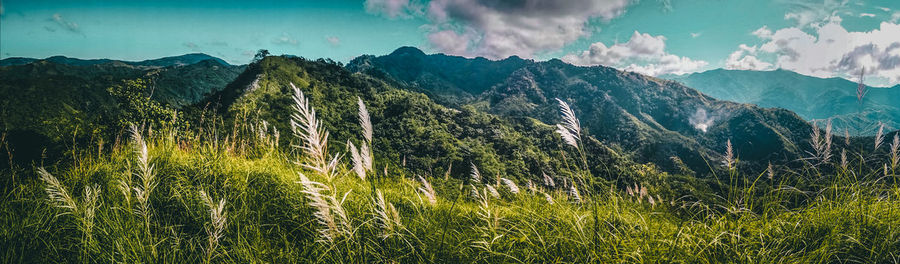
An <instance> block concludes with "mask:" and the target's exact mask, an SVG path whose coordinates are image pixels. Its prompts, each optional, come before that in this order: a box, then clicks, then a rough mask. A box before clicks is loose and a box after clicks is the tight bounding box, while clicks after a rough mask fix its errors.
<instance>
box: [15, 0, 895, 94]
mask: <svg viewBox="0 0 900 264" xmlns="http://www.w3.org/2000/svg"><path fill="white" fill-rule="evenodd" d="M401 46H414V47H418V48H420V49H422V50H424V51H425V52H427V53H446V54H451V55H459V56H465V57H478V56H481V57H486V58H489V59H502V58H506V57H508V56H513V55H516V56H519V57H523V58H530V59H535V60H549V59H553V58H559V59H562V60H564V61H566V62H569V63H572V64H576V65H606V66H612V67H616V68H618V69H622V70H626V71H634V72H639V73H643V74H648V75H654V76H667V75H680V74H687V73H693V72H700V71H706V70H711V69H716V68H726V69H738V70H775V69H786V70H791V71H796V72H798V73H801V74H805V75H810V76H816V77H823V78H828V77H842V78H847V79H856V77H854V76H857V75H859V73H860V72H861V71H862V70H863V69H865V74H866V82H867V84H870V85H874V86H890V85H896V84H900V1H897V0H870V1H869V0H866V1H863V0H753V1H748V0H640V1H637V0H566V1H556V0H364V1H344V0H331V1H269V0H261V1H231V0H219V1H205V0H196V1H165V0H162V1H120V0H82V1H71V0H0V58H9V57H33V58H46V57H50V56H54V55H63V56H68V57H75V58H83V59H93V58H110V59H120V60H144V59H152V58H159V57H164V56H174V55H181V54H185V53H194V52H202V53H206V54H209V55H212V56H216V57H220V58H222V59H224V60H226V61H228V62H229V63H232V64H245V63H248V62H250V60H251V59H252V57H253V55H254V54H255V53H256V51H257V50H259V49H268V50H269V51H270V52H271V53H272V54H291V55H297V56H303V57H307V58H331V59H333V60H336V61H341V62H348V61H349V60H351V59H352V58H354V57H356V56H359V55H363V54H373V55H384V54H388V53H390V52H391V51H393V50H394V49H396V48H398V47H401Z"/></svg>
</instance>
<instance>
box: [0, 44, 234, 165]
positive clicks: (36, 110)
mask: <svg viewBox="0 0 900 264" xmlns="http://www.w3.org/2000/svg"><path fill="white" fill-rule="evenodd" d="M204 56H205V55H204ZM204 56H194V55H185V56H178V57H170V58H163V59H158V60H149V61H144V62H139V63H134V64H142V65H137V66H136V65H132V64H128V63H124V62H120V61H110V60H78V59H68V58H66V59H63V57H59V58H57V57H54V58H51V59H47V60H36V61H32V62H30V63H27V64H21V65H11V66H0V94H2V95H3V96H2V97H0V130H2V131H3V132H4V133H6V134H7V136H8V137H7V140H9V141H10V143H11V145H12V146H13V147H14V148H19V153H21V155H20V157H21V158H23V160H33V159H34V158H39V157H41V155H42V154H41V152H42V151H43V149H44V148H47V149H48V153H53V152H54V150H58V149H60V148H61V147H62V144H63V143H65V144H72V142H73V140H75V141H80V140H86V139H90V138H92V137H99V136H101V135H107V134H110V133H115V132H110V131H112V130H114V131H118V130H119V129H121V128H120V127H118V126H120V125H121V124H119V123H120V122H119V121H120V120H122V119H123V118H124V117H125V115H130V114H134V113H129V112H130V110H128V108H135V109H137V108H146V107H156V108H157V109H163V108H164V107H171V108H173V109H177V108H179V107H181V106H184V105H188V104H193V103H196V102H198V101H200V100H202V99H204V98H205V96H207V95H209V94H212V93H215V92H217V91H219V90H221V89H223V88H224V87H225V86H226V85H227V84H228V83H230V82H231V81H233V80H234V79H235V78H236V77H237V76H238V75H239V74H240V73H241V72H242V71H243V69H244V66H232V65H228V64H222V62H221V60H219V59H209V60H201V61H197V62H194V63H193V64H188V65H171V66H165V67H163V66H160V65H166V64H179V63H187V62H192V61H194V60H196V59H200V58H203V57H204ZM55 61H57V62H55ZM99 61H105V62H99ZM60 62H64V63H60ZM135 80H139V81H137V82H136V81H135ZM142 98H143V99H142ZM147 98H149V99H147ZM140 111H144V110H140ZM142 114H146V113H142ZM110 140H111V139H110ZM26 149H27V150H26ZM28 151H32V152H28Z"/></svg>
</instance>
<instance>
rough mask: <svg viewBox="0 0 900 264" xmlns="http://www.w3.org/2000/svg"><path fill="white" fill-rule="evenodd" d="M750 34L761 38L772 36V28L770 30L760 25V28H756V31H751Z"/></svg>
mask: <svg viewBox="0 0 900 264" xmlns="http://www.w3.org/2000/svg"><path fill="white" fill-rule="evenodd" d="M752 34H753V35H754V36H757V37H759V38H761V39H769V38H772V30H770V29H769V27H768V26H762V27H761V28H759V29H757V30H756V31H753V33H752Z"/></svg>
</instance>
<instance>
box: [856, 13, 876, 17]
mask: <svg viewBox="0 0 900 264" xmlns="http://www.w3.org/2000/svg"><path fill="white" fill-rule="evenodd" d="M859 17H875V14H870V13H859Z"/></svg>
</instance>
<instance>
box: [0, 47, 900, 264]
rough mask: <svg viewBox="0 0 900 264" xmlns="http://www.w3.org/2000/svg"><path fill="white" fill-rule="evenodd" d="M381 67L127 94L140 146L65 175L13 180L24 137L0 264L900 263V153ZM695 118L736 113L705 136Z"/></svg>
mask: <svg viewBox="0 0 900 264" xmlns="http://www.w3.org/2000/svg"><path fill="white" fill-rule="evenodd" d="M403 50H404V49H401V50H398V52H400V51H403ZM406 51H407V52H412V51H410V50H408V49H406ZM398 52H395V54H394V55H396V54H399V53H398ZM423 55H424V54H423ZM428 56H437V55H428ZM441 56H442V55H441ZM434 58H439V59H440V57H434ZM372 59H374V58H373V57H362V58H361V59H358V60H355V61H354V62H353V63H351V64H350V65H348V66H347V67H343V66H342V65H339V64H337V63H334V62H332V61H328V60H316V61H311V60H306V59H303V58H298V57H273V56H270V57H265V58H263V59H262V60H260V61H257V62H254V63H252V64H250V65H247V66H246V68H245V70H244V71H243V72H242V73H241V74H240V75H238V76H236V77H235V78H234V81H232V82H231V83H230V84H228V85H227V86H225V87H224V88H223V89H222V90H220V91H217V92H215V93H212V94H211V95H209V96H206V97H204V99H202V100H199V101H196V102H193V103H192V104H189V105H185V106H183V107H176V106H174V105H173V104H162V103H159V102H158V101H148V100H149V99H148V98H147V97H146V96H145V95H144V94H143V92H145V90H143V89H140V88H141V85H140V84H141V83H140V82H141V81H140V80H130V81H129V82H130V83H131V84H132V85H123V86H119V87H120V88H121V89H113V90H114V91H116V92H115V93H114V94H118V95H119V96H118V97H117V98H120V99H121V101H119V102H120V103H121V104H117V105H118V106H120V107H121V108H119V109H121V113H120V114H117V115H115V117H116V120H117V123H116V124H120V125H121V127H127V129H125V128H117V127H109V128H103V130H101V131H99V132H98V133H97V134H98V135H97V136H96V137H95V138H92V139H87V140H86V141H79V144H77V145H76V144H73V145H72V146H71V147H70V148H66V150H65V152H63V155H59V156H58V157H56V158H54V159H50V158H38V159H36V160H34V161H32V162H30V163H26V164H21V163H15V162H13V159H14V157H15V156H16V155H18V154H17V153H18V150H16V151H11V150H10V147H9V146H10V142H11V141H9V140H8V138H7V137H6V136H5V135H6V134H4V137H2V140H0V143H2V145H0V149H3V150H4V152H6V153H4V154H3V156H2V157H0V158H3V159H4V160H9V162H8V163H7V164H6V166H4V167H2V168H0V174H2V175H3V176H4V177H2V182H3V185H2V186H3V194H4V197H5V199H2V200H0V221H2V223H3V224H2V228H0V252H2V254H0V261H2V262H7V263H19V262H29V263H30V262H35V263H47V262H84V263H107V262H108V263H114V262H124V263H159V262H166V263H197V262H203V263H260V262H265V263H372V262H378V263H431V262H440V263H448V262H449V263H610V262H613V263H622V262H626V263H635V262H639V263H645V262H646V263H723V262H732V263H733V262H740V263H745V262H754V263H783V262H788V263H798V262H799V263H809V262H827V263H833V262H863V263H891V262H897V260H898V259H900V256H898V255H897V252H900V229H898V228H897V227H898V226H900V210H898V209H897V208H900V188H898V185H897V180H898V177H897V172H898V169H900V135H898V133H896V132H893V133H891V132H886V131H883V130H882V132H879V133H878V134H877V136H876V137H875V138H853V139H851V138H843V137H838V136H835V135H834V131H833V130H832V129H831V128H830V127H828V128H826V129H818V128H816V127H815V126H811V125H809V124H808V123H806V122H805V121H802V119H800V118H799V117H797V116H796V115H795V114H793V113H790V112H788V111H784V110H772V109H761V108H757V107H752V106H747V105H740V104H734V103H729V102H724V101H718V100H715V99H712V98H709V97H706V96H704V95H702V94H699V93H697V92H696V91H695V90H692V89H690V88H687V87H684V86H680V85H677V84H675V83H672V82H666V81H662V80H657V79H652V78H649V77H645V76H640V75H634V74H627V73H622V72H617V71H614V70H612V69H608V68H602V67H596V68H584V67H575V66H571V65H567V64H562V63H561V62H559V61H550V62H542V63H535V62H530V61H524V60H519V59H517V58H511V59H507V60H505V61H502V62H498V64H493V63H491V61H483V62H480V61H477V60H476V61H473V62H468V61H467V60H465V59H461V58H450V59H448V60H449V61H450V62H446V63H447V64H448V65H455V66H452V67H460V66H459V65H458V63H459V62H466V63H467V64H466V65H469V66H466V67H476V68H478V67H487V66H490V67H489V68H490V69H489V70H487V72H491V75H494V74H497V73H498V72H508V73H509V74H510V75H508V76H505V77H504V78H505V81H503V82H502V83H500V84H491V83H490V81H487V82H486V83H484V84H479V85H473V86H472V87H469V88H466V89H469V90H466V89H462V88H461V89H462V91H464V92H465V93H467V94H468V95H464V96H460V97H447V96H450V95H453V94H456V92H452V93H446V94H443V95H436V94H435V93H434V91H431V90H430V89H433V88H434V89H437V88H435V87H438V86H429V85H423V83H422V82H421V80H424V79H419V78H426V77H421V76H425V75H428V76H432V77H427V79H429V80H432V81H434V82H436V83H443V85H445V86H448V85H456V86H457V87H459V81H461V80H463V79H456V78H457V77H452V78H451V77H440V78H437V77H434V76H436V75H434V74H435V73H436V72H437V69H440V67H437V66H433V68H429V67H432V66H429V67H423V68H422V69H429V70H428V71H427V72H430V73H427V74H424V75H423V74H418V75H408V77H403V76H405V75H398V73H396V72H393V73H392V70H390V68H387V67H385V66H384V65H381V66H379V64H378V62H377V61H373V60H372ZM454 60H455V62H454ZM362 62H365V63H364V64H363V63H362ZM362 65H367V66H365V67H362ZM406 65H408V66H410V67H412V66H414V65H427V64H415V63H410V64H406ZM485 65H487V66H485ZM523 65H525V66H523ZM367 67H368V68H367ZM448 67H451V66H448ZM452 67H451V68H452ZM507 67H515V68H517V69H515V70H510V69H508V68H507ZM463 69H466V70H456V72H466V71H468V70H471V69H473V68H463ZM403 72H408V71H403ZM413 72H415V71H413ZM423 72H426V71H420V73H423ZM448 72H454V71H448ZM476 72H478V71H476ZM417 76H418V77H417ZM476 77H477V76H474V77H471V78H476ZM551 77H552V78H551ZM404 78H406V79H404ZM409 78H413V79H409ZM497 80H499V79H497ZM528 80H530V81H531V84H530V85H525V84H522V85H517V84H516V83H519V82H520V81H522V82H524V81H528ZM561 80H567V81H561ZM454 83H455V84H454ZM526 84H527V82H526ZM600 84H603V85H600ZM113 87H115V86H113ZM477 87H481V88H477ZM578 87H581V88H578ZM591 87H593V88H591ZM641 87H643V88H642V89H641ZM575 89H582V90H575ZM436 91H437V90H436ZM439 91H446V90H439ZM582 91H583V92H584V93H579V92H582ZM588 92H590V93H588ZM604 94H605V95H607V96H603V95H604ZM537 95H541V96H539V97H536V96H537ZM591 95H600V97H599V98H594V97H591ZM441 96H442V97H441ZM153 102H156V103H153ZM516 105H518V106H526V107H525V108H519V109H513V108H514V106H516ZM682 105H701V106H705V107H710V108H715V109H729V110H730V111H733V112H731V113H734V114H733V115H730V116H729V118H723V119H720V122H715V123H712V124H713V126H711V127H708V128H707V129H708V130H707V131H705V132H699V131H697V128H696V127H695V126H694V125H692V124H691V121H690V117H689V115H688V116H685V113H687V112H684V111H682V110H677V109H680V108H679V107H681V106H682ZM122 106H124V107H122ZM610 109H617V110H615V111H614V112H612V110H610ZM666 111H672V113H671V114H669V115H667V114H665V112H666ZM41 113H43V112H41ZM176 113H177V114H176ZM798 120H799V121H798ZM36 126H37V125H36ZM619 126H622V128H618V127H619ZM629 127H635V128H639V129H640V130H638V132H637V133H636V134H623V133H624V132H625V131H620V130H619V129H626V128H629ZM617 136H620V137H619V138H617ZM116 138H118V139H119V140H115V139H116ZM103 142H113V143H103ZM772 142H775V143H772ZM635 148H638V149H640V150H635ZM770 151H771V152H774V153H767V152H770ZM657 153H658V156H654V155H652V154H657ZM691 155H693V156H691ZM685 157H687V158H685ZM745 158H746V160H745ZM656 161H659V162H660V163H662V162H665V164H663V165H659V164H658V163H657V162H656ZM699 163H702V165H699Z"/></svg>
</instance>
